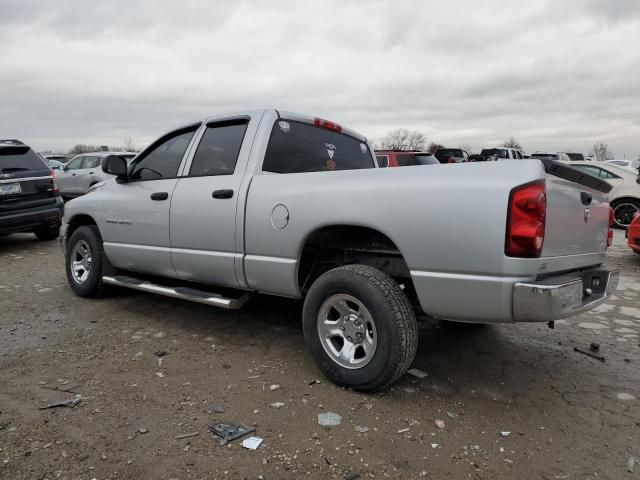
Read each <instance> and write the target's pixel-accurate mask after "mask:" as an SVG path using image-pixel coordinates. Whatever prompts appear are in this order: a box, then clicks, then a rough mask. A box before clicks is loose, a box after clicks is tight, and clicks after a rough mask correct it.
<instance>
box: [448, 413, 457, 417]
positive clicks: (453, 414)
mask: <svg viewBox="0 0 640 480" xmlns="http://www.w3.org/2000/svg"><path fill="white" fill-rule="evenodd" d="M457 416H458V414H457V413H455V412H447V417H450V418H456V417H457Z"/></svg>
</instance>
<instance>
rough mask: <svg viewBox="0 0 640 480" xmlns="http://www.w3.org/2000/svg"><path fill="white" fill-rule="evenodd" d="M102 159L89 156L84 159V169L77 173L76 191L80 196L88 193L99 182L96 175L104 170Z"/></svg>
mask: <svg viewBox="0 0 640 480" xmlns="http://www.w3.org/2000/svg"><path fill="white" fill-rule="evenodd" d="M101 161H102V158H101V157H98V156H96V155H87V156H85V157H84V163H83V164H82V168H80V170H78V171H77V172H76V173H77V175H76V177H75V178H76V189H77V190H76V191H77V193H79V194H85V193H87V190H89V187H90V186H91V185H92V184H93V183H96V181H98V177H96V174H97V173H98V171H99V170H100V169H101V168H102V164H101Z"/></svg>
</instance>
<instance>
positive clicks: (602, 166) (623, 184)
mask: <svg viewBox="0 0 640 480" xmlns="http://www.w3.org/2000/svg"><path fill="white" fill-rule="evenodd" d="M567 163H568V162H567ZM568 164H569V165H571V166H572V167H575V168H578V169H580V170H582V171H584V172H587V173H590V174H591V175H594V176H595V177H598V178H600V179H602V180H605V181H606V182H607V183H609V184H611V185H612V186H613V189H612V190H611V191H610V192H609V203H611V208H613V217H614V221H615V224H616V226H617V227H618V228H627V227H628V226H629V224H630V223H631V221H632V220H633V217H634V216H635V215H636V213H640V185H639V184H638V180H639V178H638V172H635V171H634V170H633V169H629V168H627V167H620V166H618V165H615V164H612V163H607V162H602V163H600V162H586V161H585V162H571V163H568Z"/></svg>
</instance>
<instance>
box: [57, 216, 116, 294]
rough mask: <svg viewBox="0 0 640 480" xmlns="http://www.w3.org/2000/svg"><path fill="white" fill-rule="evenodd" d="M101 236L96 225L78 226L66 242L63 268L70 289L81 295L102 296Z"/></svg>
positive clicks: (103, 291)
mask: <svg viewBox="0 0 640 480" xmlns="http://www.w3.org/2000/svg"><path fill="white" fill-rule="evenodd" d="M102 255H103V252H102V237H101V236H100V232H99V231H98V227H96V226H94V225H85V226H83V227H80V228H78V229H77V230H76V231H75V232H73V235H71V238H69V241H68V242H67V251H66V255H65V270H66V272H67V281H68V282H69V286H70V287H71V289H72V290H73V291H74V292H75V293H76V295H79V296H81V297H99V296H102V295H103V294H104V293H105V291H106V288H107V286H106V285H104V283H103V282H102Z"/></svg>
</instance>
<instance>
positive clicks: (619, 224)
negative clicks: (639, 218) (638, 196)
mask: <svg viewBox="0 0 640 480" xmlns="http://www.w3.org/2000/svg"><path fill="white" fill-rule="evenodd" d="M625 204H627V205H629V206H633V207H635V208H636V210H637V212H640V202H639V201H638V200H634V199H630V198H623V199H621V200H616V201H615V202H613V203H612V204H611V208H613V212H614V215H613V226H614V227H616V228H621V229H626V228H627V227H628V226H629V224H630V223H631V221H632V220H633V215H632V214H631V213H630V212H631V211H632V208H631V207H629V208H627V212H629V214H627V215H620V212H618V211H617V210H616V209H617V208H618V207H622V206H623V205H625ZM622 216H625V217H628V218H625V219H624V220H623V219H622V218H621V217H622ZM621 220H622V221H621ZM626 222H628V223H626Z"/></svg>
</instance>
